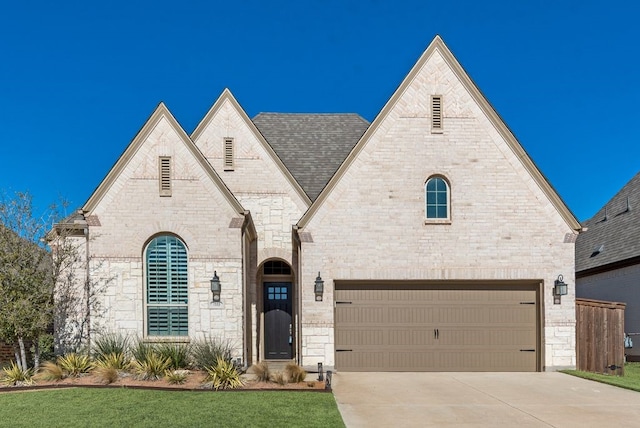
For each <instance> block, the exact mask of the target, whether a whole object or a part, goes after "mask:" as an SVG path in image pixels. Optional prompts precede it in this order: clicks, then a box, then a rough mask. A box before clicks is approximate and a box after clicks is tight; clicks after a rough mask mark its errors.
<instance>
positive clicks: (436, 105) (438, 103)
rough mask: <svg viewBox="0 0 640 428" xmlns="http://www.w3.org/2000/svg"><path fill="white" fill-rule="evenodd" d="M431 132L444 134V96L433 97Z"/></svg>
mask: <svg viewBox="0 0 640 428" xmlns="http://www.w3.org/2000/svg"><path fill="white" fill-rule="evenodd" d="M431 132H442V95H432V96H431Z"/></svg>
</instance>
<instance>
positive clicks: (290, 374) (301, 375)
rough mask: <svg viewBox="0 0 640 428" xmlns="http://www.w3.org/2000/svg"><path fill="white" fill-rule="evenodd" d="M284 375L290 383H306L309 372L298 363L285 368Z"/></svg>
mask: <svg viewBox="0 0 640 428" xmlns="http://www.w3.org/2000/svg"><path fill="white" fill-rule="evenodd" d="M284 373H285V375H286V377H287V380H288V381H289V383H298V382H304V380H305V378H306V377H307V371H306V370H305V369H303V368H302V367H300V366H299V365H297V364H296V363H289V364H287V365H286V367H285V368H284Z"/></svg>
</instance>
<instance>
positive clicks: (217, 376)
mask: <svg viewBox="0 0 640 428" xmlns="http://www.w3.org/2000/svg"><path fill="white" fill-rule="evenodd" d="M205 371H206V372H207V376H206V377H205V379H204V381H205V382H211V385H212V387H213V389H215V390H216V391H217V390H219V389H235V388H240V387H241V386H242V385H244V382H243V380H242V378H241V377H240V373H238V369H236V366H235V365H234V364H233V363H232V362H231V361H227V360H225V359H224V358H222V357H218V359H217V360H216V364H215V366H211V367H205Z"/></svg>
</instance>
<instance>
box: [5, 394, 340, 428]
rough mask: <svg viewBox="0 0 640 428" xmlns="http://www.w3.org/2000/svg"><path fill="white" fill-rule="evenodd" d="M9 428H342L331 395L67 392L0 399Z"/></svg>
mask: <svg viewBox="0 0 640 428" xmlns="http://www.w3.org/2000/svg"><path fill="white" fill-rule="evenodd" d="M0 414H2V420H4V421H11V426H12V427H69V426H83V427H111V426H121V425H122V423H123V421H126V425H127V426H132V427H158V426H172V427H209V426H219V427H273V426H287V427H323V428H324V427H344V423H343V422H342V417H341V416H340V413H339V412H338V407H337V406H336V402H335V400H334V398H333V395H332V394H329V393H316V392H296V391H240V392H191V391H180V392H178V391H175V392H173V391H151V390H135V389H126V388H114V389H89V388H73V389H61V390H49V391H33V392H16V393H0Z"/></svg>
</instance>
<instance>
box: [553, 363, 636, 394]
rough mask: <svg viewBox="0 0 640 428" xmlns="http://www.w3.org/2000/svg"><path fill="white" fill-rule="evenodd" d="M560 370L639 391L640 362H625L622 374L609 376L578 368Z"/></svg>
mask: <svg viewBox="0 0 640 428" xmlns="http://www.w3.org/2000/svg"><path fill="white" fill-rule="evenodd" d="M562 372H563V373H567V374H570V375H573V376H578V377H581V378H584V379H589V380H595V381H597V382H602V383H607V384H609V385H614V386H619V387H621V388H627V389H631V390H634V391H639V392H640V363H626V364H625V365H624V376H611V375H604V374H597V373H590V372H581V371H578V370H563V371H562Z"/></svg>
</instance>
